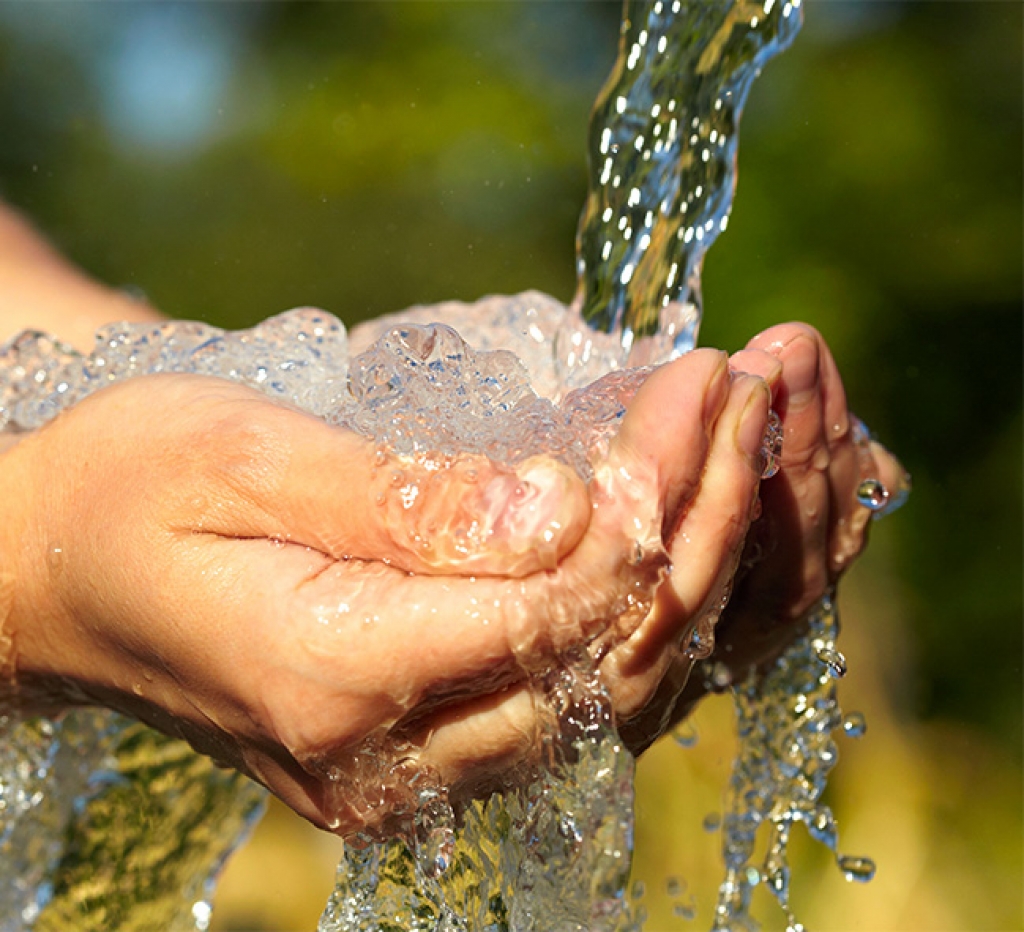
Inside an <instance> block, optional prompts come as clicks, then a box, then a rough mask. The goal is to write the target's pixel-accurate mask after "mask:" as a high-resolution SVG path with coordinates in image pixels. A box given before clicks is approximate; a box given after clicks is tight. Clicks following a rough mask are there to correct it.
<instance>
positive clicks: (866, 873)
mask: <svg viewBox="0 0 1024 932" xmlns="http://www.w3.org/2000/svg"><path fill="white" fill-rule="evenodd" d="M836 864H838V865H839V869H840V870H841V871H842V872H843V876H844V877H846V879H847V880H851V881H856V882H857V883H867V882H868V881H869V880H871V878H872V877H874V876H875V862H874V861H872V860H871V858H861V857H856V856H854V855H851V854H844V855H842V856H841V857H838V858H836Z"/></svg>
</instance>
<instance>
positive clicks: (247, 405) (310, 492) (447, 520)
mask: <svg viewBox="0 0 1024 932" xmlns="http://www.w3.org/2000/svg"><path fill="white" fill-rule="evenodd" d="M209 381H213V380H209ZM229 391H234V394H233V395H231V396H230V397H228V398H226V399H225V400H224V403H223V404H222V405H221V408H220V409H219V416H218V417H215V418H213V419H212V420H213V423H212V424H209V425H206V426H205V427H204V431H205V432H206V433H207V434H208V435H209V436H211V438H215V440H216V449H217V451H218V453H217V455H213V456H211V457H210V462H211V465H209V466H208V467H207V473H208V475H211V478H212V480H213V484H214V488H215V489H216V490H217V493H219V494H216V493H215V495H214V496H213V497H214V498H216V499H217V500H216V501H213V502H210V501H206V500H202V499H201V500H199V508H200V509H201V514H199V515H198V516H193V517H196V518H197V520H199V519H201V520H202V529H203V530H205V531H208V532H213V533H221V534H224V535H226V536H235V537H238V536H262V537H270V538H274V539H279V540H285V541H290V542H294V543H300V544H303V545H306V546H310V547H314V548H316V549H317V550H320V551H321V552H323V553H325V554H328V555H330V556H332V557H334V558H335V559H342V558H351V557H354V558H359V559H372V560H382V561H384V562H388V563H392V564H393V565H395V566H398V567H401V568H403V569H406V570H409V571H410V572H418V573H441V572H443V573H462V574H467V575H468V574H494V575H498V574H500V575H513V576H521V575H526V574H528V573H531V572H534V571H536V570H539V569H545V568H550V567H552V566H553V565H554V564H555V563H556V562H557V561H558V559H559V558H560V557H562V556H563V555H564V554H565V553H567V552H568V551H569V550H571V549H572V548H573V547H574V546H575V545H576V543H577V542H578V541H579V538H580V536H581V535H582V533H583V530H584V529H585V527H586V524H587V521H588V519H589V514H590V508H589V501H588V498H587V493H586V488H585V486H584V483H583V481H582V480H581V479H580V478H579V477H578V476H577V475H576V474H575V473H574V472H573V471H572V469H570V468H569V467H568V466H566V465H565V464H563V463H560V462H557V461H555V460H553V459H551V458H548V457H533V458H530V459H528V460H525V461H524V462H522V463H519V464H518V465H516V466H515V467H507V466H501V465H499V464H496V463H494V462H491V461H490V460H488V459H486V458H485V457H482V456H470V455H464V456H458V457H444V456H436V457H433V458H431V459H426V458H424V459H423V460H416V461H414V460H412V459H409V458H402V457H397V456H394V455H385V454H384V453H382V452H381V451H380V450H378V448H377V447H376V445H375V444H374V443H373V442H372V441H371V440H369V439H367V438H365V437H362V436H359V435H357V434H355V433H353V432H351V431H348V430H345V429H342V428H338V427H333V426H331V425H328V424H326V423H324V422H323V421H321V420H319V419H317V418H314V417H312V416H308V415H305V414H302V413H300V412H297V411H294V410H291V409H289V408H285V407H282V406H279V405H276V404H273V403H270V402H268V401H266V400H265V399H262V398H260V397H259V396H257V395H255V394H254V393H250V392H246V393H245V394H244V395H241V396H239V394H238V387H237V386H230V387H229Z"/></svg>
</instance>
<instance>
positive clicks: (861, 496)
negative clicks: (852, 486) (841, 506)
mask: <svg viewBox="0 0 1024 932" xmlns="http://www.w3.org/2000/svg"><path fill="white" fill-rule="evenodd" d="M857 501H858V502H860V503H861V504H862V505H863V506H864V507H865V508H869V509H870V510H871V511H882V510H883V509H884V508H885V506H886V505H887V504H888V502H889V490H888V489H886V487H885V486H884V485H882V483H881V482H879V481H878V480H877V479H865V480H864V481H863V482H861V484H860V485H858V486H857Z"/></svg>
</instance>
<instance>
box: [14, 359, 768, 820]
mask: <svg viewBox="0 0 1024 932" xmlns="http://www.w3.org/2000/svg"><path fill="white" fill-rule="evenodd" d="M670 401H672V404H669V402H670ZM766 417H767V392H766V390H765V389H764V386H763V383H762V382H761V381H760V380H759V379H755V378H732V379H731V378H730V377H729V375H728V372H727V367H726V365H725V359H724V357H723V356H722V354H719V353H714V352H710V351H702V352H697V353H694V354H691V355H690V356H689V357H687V358H685V359H683V360H679V361H677V362H676V363H674V364H672V365H670V366H667V367H665V368H664V369H662V370H660V371H659V372H658V373H656V374H655V375H654V376H652V378H651V379H650V380H649V381H648V383H647V384H645V385H644V386H643V388H642V389H641V391H640V392H639V393H638V395H637V397H636V399H635V401H634V403H633V404H632V405H631V407H630V410H629V412H628V413H627V417H626V420H625V424H624V427H623V430H622V431H621V433H620V435H619V437H618V438H617V439H616V441H615V442H614V443H613V444H612V448H611V451H610V452H609V455H608V457H607V460H606V461H604V462H603V463H601V464H598V467H597V476H596V479H595V480H594V482H593V483H592V485H591V487H590V489H587V488H586V487H585V486H584V485H583V483H582V482H581V481H580V480H579V479H578V478H577V477H576V476H575V474H574V473H572V472H571V471H570V470H568V468H566V467H564V466H562V465H560V464H558V463H555V462H553V461H550V460H548V459H546V458H535V459H533V460H529V461H526V462H525V463H522V464H520V465H519V466H518V467H517V468H516V469H515V470H511V469H507V468H502V467H498V466H496V465H494V464H492V463H490V462H488V461H486V460H483V459H481V458H469V457H459V458H456V459H453V460H450V461H446V460H443V459H437V460H435V461H433V462H431V463H430V464H422V463H421V464H416V463H413V462H406V461H399V460H397V459H394V458H390V457H388V456H385V455H383V454H381V453H380V452H379V451H378V450H377V449H375V447H374V445H373V444H372V443H371V442H370V441H368V440H366V439H364V438H361V437H358V436H356V435H354V434H351V433H348V432H345V431H343V430H339V429H337V428H334V427H329V426H327V425H325V424H324V423H322V422H320V421H319V420H317V419H315V418H312V417H310V416H307V415H305V414H302V413H300V412H298V411H295V410H291V409H289V408H287V407H284V406H281V405H279V404H277V403H274V402H271V401H269V400H267V399H266V398H264V397H263V396H261V395H259V394H257V393H255V392H252V391H251V390H249V389H246V388H244V387H241V386H237V385H233V384H231V383H228V382H224V381H220V380H216V379H208V378H203V377H198V376H183V375H174V376H171V375H166V376H146V377H142V378H137V379H133V380H130V381H128V382H125V383H121V384H119V385H115V386H112V387H109V388H106V389H104V390H103V391H101V392H98V393H97V394H95V395H94V396H92V397H90V398H88V399H86V400H85V401H83V402H82V403H80V404H79V405H77V406H76V407H75V408H74V409H72V410H71V411H70V412H68V413H66V414H64V415H61V416H60V417H59V418H58V419H57V420H56V421H54V422H53V423H51V424H50V425H48V426H47V427H46V428H44V429H42V430H40V431H38V432H36V433H35V434H32V435H29V436H27V437H25V438H24V439H23V440H21V442H20V443H18V444H17V445H16V446H15V447H14V448H13V449H12V450H10V451H8V452H7V453H5V454H4V455H3V457H2V459H0V484H2V501H3V503H4V505H3V507H4V522H3V524H2V529H0V562H2V565H3V569H4V574H5V577H6V579H7V580H9V581H12V582H11V584H10V586H9V589H10V591H11V593H12V595H11V599H10V611H9V617H8V618H7V619H6V621H5V622H4V623H3V624H4V627H5V631H6V633H7V634H8V635H9V636H11V637H12V638H13V643H14V648H15V652H16V655H15V668H16V681H15V687H16V689H17V691H18V696H17V699H18V701H19V702H21V703H22V704H23V706H25V707H27V708H35V709H40V710H42V709H45V710H51V711H52V710H56V709H59V708H61V707H64V706H67V705H71V704H76V703H83V702H98V703H101V704H104V705H107V706H110V707H112V708H115V709H119V710H121V711H125V712H128V713H129V714H132V715H136V716H137V717H139V718H141V719H143V720H145V721H147V722H149V723H150V724H153V725H155V726H156V727H158V728H160V729H161V730H163V731H165V732H167V733H169V734H172V735H178V736H182V737H185V738H186V739H188V740H189V741H190V742H191V743H192V744H193V745H194V746H195V747H197V748H198V749H200V750H202V751H204V752H206V753H209V754H210V755H211V756H213V757H214V758H215V759H217V760H219V761H221V762H223V763H226V764H229V765H231V766H234V767H237V768H238V769H240V770H242V771H244V772H246V773H248V774H250V775H251V776H253V777H254V778H256V779H257V780H259V781H260V782H262V783H264V784H265V785H266V786H267V787H268V788H270V789H271V790H272V791H273V792H275V793H276V794H277V795H278V796H280V797H281V798H282V799H283V800H284V801H285V802H287V803H288V804H289V805H291V806H292V807H293V808H294V809H295V810H296V811H298V812H299V813H300V814H302V815H304V816H305V817H306V818H309V819H310V820H311V821H313V822H314V823H316V824H318V825H321V826H324V827H330V828H332V829H334V830H336V831H339V832H342V833H347V832H351V831H355V830H358V829H360V828H362V827H364V826H365V825H366V824H367V822H368V821H370V820H372V819H374V818H377V817H378V816H379V813H376V814H375V813H374V811H373V810H374V808H375V807H376V808H378V809H379V808H380V804H381V800H376V801H374V800H369V801H368V797H367V796H366V794H365V793H362V788H361V786H360V781H364V782H367V785H376V783H379V780H380V776H381V775H380V773H379V772H373V773H369V775H367V769H368V766H369V762H368V755H366V754H363V753H360V750H361V749H365V748H367V747H372V746H378V744H381V745H382V743H386V742H387V741H389V740H391V739H394V738H396V736H397V737H398V738H400V741H398V742H397V743H398V744H399V745H400V746H401V747H402V748H403V749H404V750H403V752H402V753H403V756H402V759H401V760H394V761H390V762H389V763H388V766H392V765H394V766H402V767H410V766H411V767H413V768H414V769H416V768H420V769H423V770H426V769H429V770H430V771H431V772H432V773H435V774H438V775H439V776H440V777H441V778H442V779H444V780H445V781H446V782H448V783H450V784H452V785H454V786H459V785H464V786H471V785H473V784H474V783H475V782H476V781H478V780H479V779H480V777H481V774H484V773H486V772H488V771H489V770H493V769H494V768H496V767H501V766H502V765H503V763H504V762H506V761H507V760H509V759H512V758H514V757H516V756H518V755H521V754H523V753H524V748H527V747H528V746H529V745H530V743H531V742H532V741H533V738H534V730H535V727H536V719H535V716H534V713H533V709H532V703H531V700H530V697H529V692H528V690H526V689H524V687H523V685H522V682H523V677H524V670H527V669H530V668H531V667H538V666H541V665H543V664H544V663H546V662H549V661H550V659H551V658H552V657H553V656H554V655H555V654H557V653H558V652H560V651H562V650H564V649H566V648H567V647H569V646H571V645H573V644H582V643H585V642H587V641H593V639H595V638H598V637H599V636H600V635H602V633H603V632H604V629H605V627H606V625H607V621H608V619H610V618H618V619H619V622H618V628H617V630H616V632H615V635H614V636H613V637H610V638H608V639H607V643H612V644H614V643H618V642H621V643H622V644H623V645H627V646H626V647H625V648H617V649H616V650H613V651H612V652H611V653H609V654H608V655H607V657H606V659H605V662H606V663H608V662H610V661H609V658H611V657H613V656H614V657H619V658H621V659H619V660H616V661H615V669H614V670H613V669H611V667H609V679H610V681H611V682H614V683H617V684H619V686H618V687H617V694H618V695H619V697H620V699H621V701H622V704H623V708H626V707H627V706H629V707H632V705H635V704H636V703H638V702H640V703H642V702H643V700H644V698H645V697H647V696H649V695H650V694H651V693H652V692H653V688H654V686H655V685H656V683H657V682H658V681H659V677H660V675H661V674H662V673H663V672H664V666H665V665H664V661H663V659H662V654H663V652H664V651H663V650H662V645H661V641H667V642H671V643H673V644H674V643H676V642H677V641H678V640H679V639H680V638H681V637H683V635H684V632H685V630H686V627H687V625H688V624H690V621H691V619H690V618H689V617H684V615H685V613H683V615H677V616H675V617H674V618H673V619H671V623H669V622H667V621H666V622H663V621H661V620H660V616H658V615H657V613H654V615H652V616H647V617H645V614H646V608H647V603H646V602H645V594H647V593H649V592H650V591H651V590H652V589H653V587H654V585H655V583H656V581H657V580H658V579H659V578H660V576H661V575H662V574H663V573H664V572H665V566H666V564H667V560H666V557H665V554H664V550H663V548H662V540H663V538H664V537H665V536H666V534H673V533H674V536H675V537H676V538H678V537H679V535H680V534H683V535H685V536H688V537H690V538H691V539H692V540H693V541H694V547H699V546H700V544H699V538H701V537H703V536H707V537H708V539H707V540H705V541H704V544H705V547H706V548H707V552H706V554H705V557H706V559H704V560H702V561H695V562H694V563H693V564H692V565H691V566H690V567H689V568H687V569H682V568H677V569H675V570H673V584H674V585H675V586H676V587H677V588H678V589H679V591H680V593H681V598H683V599H685V600H686V601H687V602H688V603H692V605H693V606H695V605H697V604H698V603H700V604H701V605H703V604H704V603H705V602H707V601H708V599H711V600H712V601H713V600H714V598H715V597H716V596H715V595H714V593H715V592H716V591H717V589H718V588H719V587H720V586H721V584H722V582H721V580H722V579H723V576H727V575H729V574H728V572H723V567H722V565H721V561H720V560H716V557H715V553H717V552H719V550H720V551H721V552H722V553H725V554H726V562H728V561H729V560H732V559H733V556H732V551H733V550H736V549H737V548H738V542H739V541H741V540H742V537H743V531H745V528H746V523H747V521H748V520H749V517H750V509H751V505H752V502H753V498H754V494H755V489H756V484H757V480H756V474H757V464H756V461H757V454H756V450H757V447H758V445H759V442H760V435H761V434H762V433H763V430H764V424H765V419H766ZM755 440H756V442H755ZM712 466H713V467H714V468H713V470H712V471H713V472H715V473H716V474H717V473H718V472H719V470H721V471H722V476H723V481H722V483H721V488H719V489H718V491H717V493H716V494H717V495H718V496H719V498H720V501H719V503H718V504H717V505H716V504H715V498H714V496H713V495H712V491H713V489H714V488H716V486H715V484H714V483H711V482H709V481H707V479H704V480H703V481H702V478H701V477H702V476H704V475H705V473H706V472H707V471H708V470H711V469H712ZM729 476H736V477H740V478H741V480H742V481H740V482H738V483H736V482H733V481H732V479H729V478H728V477H729ZM730 490H731V491H730ZM723 507H725V508H732V512H733V514H732V516H731V517H730V516H726V517H723V516H722V515H721V512H722V509H723ZM723 521H724V522H725V527H726V529H727V530H728V532H729V535H727V537H726V538H725V539H724V540H725V541H726V544H725V545H723V544H721V543H720V542H719V541H720V539H719V536H718V532H720V531H721V530H722V522H723ZM684 529H686V530H684ZM712 536H714V540H712V539H711V537H712ZM709 594H710V595H709ZM652 618H653V620H652ZM652 626H653V633H652V634H651V636H650V637H649V636H648V634H646V633H643V632H645V630H651V629H652ZM652 639H653V640H652ZM648 642H652V643H653V642H657V645H658V646H657V649H651V650H648V649H647V648H646V647H645V645H646V644H647V643H648ZM375 742H376V744H375ZM369 769H370V770H372V769H373V768H372V767H370V768H369ZM371 789H372V787H371ZM370 795H371V796H372V792H371V793H370ZM384 805H385V807H386V805H387V801H384Z"/></svg>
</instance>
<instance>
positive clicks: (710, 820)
mask: <svg viewBox="0 0 1024 932" xmlns="http://www.w3.org/2000/svg"><path fill="white" fill-rule="evenodd" d="M702 824H703V826H704V831H705V832H717V831H718V830H719V828H721V826H722V817H721V815H719V814H718V813H717V812H709V813H708V814H707V815H706V816H704V822H703V823H702Z"/></svg>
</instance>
